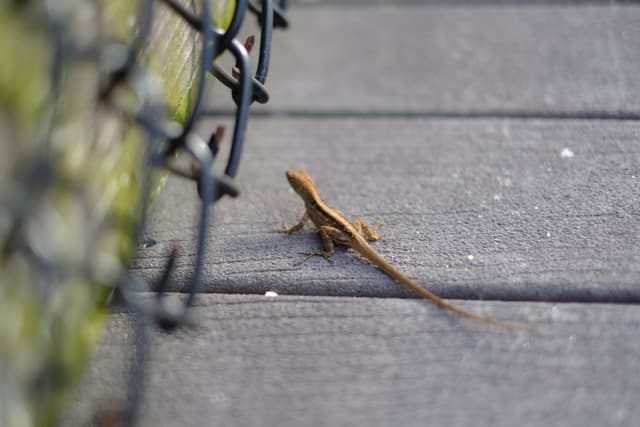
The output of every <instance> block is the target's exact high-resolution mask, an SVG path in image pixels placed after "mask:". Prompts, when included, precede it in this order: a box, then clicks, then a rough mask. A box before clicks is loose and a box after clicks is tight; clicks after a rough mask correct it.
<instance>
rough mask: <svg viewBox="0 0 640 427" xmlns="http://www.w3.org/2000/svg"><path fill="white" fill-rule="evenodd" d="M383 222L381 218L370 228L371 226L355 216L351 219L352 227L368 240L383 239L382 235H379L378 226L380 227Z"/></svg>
mask: <svg viewBox="0 0 640 427" xmlns="http://www.w3.org/2000/svg"><path fill="white" fill-rule="evenodd" d="M383 224H384V220H382V219H381V220H380V221H378V223H377V224H376V225H375V226H374V227H373V228H372V227H369V226H368V225H367V224H366V223H365V222H364V221H363V220H362V219H361V218H355V219H354V220H353V227H354V228H355V229H356V231H357V232H358V234H359V235H361V236H362V237H364V238H365V239H367V240H368V241H370V242H375V241H378V240H384V237H382V236H381V235H380V227H382V225H383Z"/></svg>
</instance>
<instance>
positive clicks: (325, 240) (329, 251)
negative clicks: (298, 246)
mask: <svg viewBox="0 0 640 427" xmlns="http://www.w3.org/2000/svg"><path fill="white" fill-rule="evenodd" d="M323 228H326V227H321V228H320V230H319V231H318V234H319V235H320V238H321V239H322V246H323V248H324V250H323V251H309V252H305V253H304V258H302V259H301V260H300V261H298V262H296V263H295V264H294V265H300V264H304V263H305V262H306V261H307V260H308V259H309V258H311V257H314V256H321V257H323V258H324V259H326V260H327V261H329V262H331V257H333V252H334V245H333V239H332V238H331V236H330V235H329V234H328V233H327V232H326V231H325V230H323Z"/></svg>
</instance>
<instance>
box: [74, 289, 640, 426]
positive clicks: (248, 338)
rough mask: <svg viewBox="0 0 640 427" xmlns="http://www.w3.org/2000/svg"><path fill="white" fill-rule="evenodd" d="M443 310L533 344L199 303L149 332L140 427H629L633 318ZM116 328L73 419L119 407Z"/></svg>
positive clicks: (381, 319) (393, 304) (344, 316)
mask: <svg viewBox="0 0 640 427" xmlns="http://www.w3.org/2000/svg"><path fill="white" fill-rule="evenodd" d="M456 303H458V304H460V305H462V306H463V307H465V308H467V309H471V310H475V311H478V312H481V313H483V314H485V315H489V316H494V317H497V318H500V319H505V320H510V321H527V322H529V323H531V324H534V325H536V326H537V328H538V329H537V332H536V333H511V332H504V331H501V330H497V329H495V328H490V327H485V326H482V325H478V324H476V323H473V322H467V321H459V320H458V319H456V318H452V317H451V316H450V315H448V314H446V313H444V312H443V311H441V310H439V309H437V308H435V307H433V306H432V305H429V304H427V303H424V302H421V301H413V300H402V299H370V298H330V297H282V296H281V297H277V298H267V297H263V296H240V295H236V296H230V295H227V296H224V295H203V296H202V297H201V298H200V299H199V307H198V308H197V309H196V311H195V314H196V315H197V316H198V318H199V321H200V325H199V326H198V327H197V328H196V329H193V330H189V331H180V332H177V333H175V334H171V335H167V334H155V337H154V339H153V354H152V362H151V367H150V369H149V371H148V374H149V377H148V381H147V384H148V385H149V389H148V392H147V393H146V395H145V403H144V411H143V417H142V419H141V425H142V426H154V427H162V426H167V427H168V426H175V425H181V426H202V425H212V424H215V425H225V426H273V425H282V426H301V425H307V426H337V425H338V426H346V425H349V426H365V425H366V426H372V427H375V426H381V427H382V426H385V427H386V426H389V425H402V426H407V427H411V426H424V425H427V424H433V425H449V426H468V425H492V426H513V425H522V426H541V425H581V426H594V427H596V426H597V427H600V426H603V425H606V426H631V425H637V424H638V423H639V422H640V410H639V408H638V405H637V404H636V400H637V396H638V394H639V393H640V381H638V373H640V362H639V359H638V357H637V354H638V351H640V349H639V348H638V340H637V339H636V338H637V331H638V327H639V326H640V307H638V306H634V305H607V304H588V305H587V304H548V303H513V302H512V303H505V302H503V303H500V302H468V301H456ZM128 322H129V318H128V316H127V315H126V314H123V313H121V314H114V315H112V316H111V319H110V322H109V326H108V332H107V334H106V335H105V336H104V340H103V342H102V345H101V347H100V351H99V352H98V356H97V357H96V360H95V361H94V364H93V366H92V369H91V374H90V378H89V380H88V382H87V383H86V385H85V388H84V389H83V390H82V392H81V393H80V394H79V396H78V397H77V398H76V405H74V408H75V410H76V411H77V412H78V413H82V411H83V410H81V408H85V409H84V410H87V409H88V408H90V407H93V408H96V407H98V408H99V407H104V406H106V405H108V402H118V401H119V400H120V399H122V398H124V385H123V374H124V371H123V370H124V366H125V361H126V356H127V355H128V351H129V348H128V347H127V345H128V343H129V333H130V332H129V330H128ZM76 416H78V415H76Z"/></svg>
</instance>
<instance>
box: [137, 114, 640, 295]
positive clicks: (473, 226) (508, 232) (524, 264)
mask: <svg viewBox="0 0 640 427" xmlns="http://www.w3.org/2000/svg"><path fill="white" fill-rule="evenodd" d="M639 135H640V124H638V123H636V122H609V121H600V122H592V121H526V120H525V121H519V120H507V119H504V120H499V119H494V120H488V119H487V120H393V119H391V120H390V119H376V120H365V119H358V120H322V121H320V120H285V119H276V118H269V119H265V120H257V119H256V120H253V121H252V123H251V126H250V130H249V134H248V141H249V142H248V144H247V150H246V156H245V158H244V159H243V163H242V172H241V173H240V178H239V183H240V186H241V187H242V195H241V197H239V198H238V199H235V200H230V199H228V200H223V201H222V202H221V203H220V204H219V205H216V207H215V209H214V224H213V228H212V231H211V237H210V239H209V252H208V254H207V258H206V260H205V284H204V289H205V291H207V292H241V293H264V292H265V291H267V290H275V291H278V292H280V293H285V294H306V295H360V296H363V295H365V296H403V297H406V296H411V294H409V293H408V292H407V291H405V290H404V288H402V287H400V286H399V285H397V284H395V283H394V282H393V281H392V280H391V279H389V278H387V277H386V276H385V275H384V274H382V273H381V272H380V271H378V270H376V269H375V268H372V267H371V266H370V265H368V264H366V263H364V262H362V261H361V259H359V258H358V257H357V256H355V255H352V254H350V253H345V251H344V250H339V251H338V252H337V254H336V256H335V257H334V262H333V263H331V264H329V263H327V262H325V261H324V260H323V259H312V260H309V261H308V262H307V263H306V264H304V265H302V266H294V262H295V261H297V260H298V259H299V258H300V257H301V255H300V253H301V252H304V251H306V250H309V249H311V248H316V247H319V240H318V239H317V237H316V236H315V235H314V234H313V233H312V232H311V230H310V229H309V230H306V231H305V232H302V233H300V234H298V235H295V236H284V235H281V234H278V233H276V232H274V231H273V230H274V229H275V228H277V227H281V226H282V224H283V222H284V221H286V222H287V223H288V224H290V225H291V224H293V223H295V221H297V220H298V219H299V217H300V215H302V212H303V206H302V202H301V201H300V200H299V199H298V197H297V196H295V195H294V194H293V193H292V192H291V190H290V189H289V188H288V184H287V182H286V180H285V178H284V170H285V169H288V168H303V169H307V170H308V171H309V172H310V173H311V175H312V176H313V177H314V178H315V179H316V181H317V183H318V186H319V188H320V191H321V193H322V194H323V195H324V197H325V199H326V200H327V201H328V202H329V203H330V204H332V205H333V206H335V207H336V208H338V209H340V210H341V211H342V212H343V213H344V214H345V215H347V216H348V217H349V218H353V217H354V216H356V215H361V216H363V217H364V219H365V220H367V221H368V222H371V223H375V222H376V221H377V220H378V219H380V218H384V219H385V221H386V224H385V226H384V227H383V229H382V231H383V234H384V236H385V237H386V239H387V240H386V241H385V242H378V243H375V244H374V245H375V247H376V248H377V249H378V250H379V251H380V253H382V254H383V255H384V256H385V257H388V258H389V260H391V261H392V262H393V263H395V264H396V265H397V266H398V267H399V268H400V270H402V271H404V272H406V273H407V274H408V275H409V276H410V277H412V278H414V279H416V280H417V281H419V282H420V283H422V284H424V285H425V286H427V287H428V288H430V289H431V290H433V291H435V292H436V293H438V294H441V295H443V296H445V297H449V298H473V299H478V298H480V299H508V300H562V301H638V300H640V284H639V282H638V277H640V258H639V256H640V254H639V253H638V250H637V249H638V243H637V238H638V236H639V235H640V210H639V206H640V190H639V188H640V187H639V186H638V182H639V181H638V180H640V169H639V167H638V165H640V151H638V145H637V140H638V136H639ZM563 153H564V154H563ZM570 153H573V157H570V156H569V154H570ZM198 206H199V201H198V198H197V195H196V192H195V189H194V188H193V185H192V184H189V183H184V182H182V181H178V180H174V181H170V183H169V186H168V188H167V191H166V192H165V194H163V196H162V197H161V199H160V200H159V206H158V209H157V211H156V212H155V218H154V219H153V220H152V221H151V223H150V224H149V230H148V233H147V237H149V238H152V239H154V240H156V241H157V242H158V244H157V245H156V246H154V247H151V248H147V249H141V250H140V252H139V254H138V258H137V260H136V261H135V263H134V266H133V272H134V273H136V274H138V275H140V276H142V277H144V278H147V279H150V280H153V279H154V278H156V277H158V275H159V272H160V270H161V269H162V267H163V265H164V263H165V262H166V259H167V258H166V257H167V254H168V253H169V251H170V249H171V247H172V245H173V244H174V243H177V244H179V245H180V246H181V247H182V248H183V250H182V256H181V257H180V259H179V260H178V265H177V270H176V272H175V275H174V279H175V282H174V283H173V285H172V286H173V289H174V290H179V289H182V286H183V285H184V284H185V282H186V281H187V280H188V279H189V277H190V271H191V268H192V265H193V264H192V263H193V241H194V237H193V236H194V233H195V225H194V223H193V221H195V218H196V215H197V209H199V208H198Z"/></svg>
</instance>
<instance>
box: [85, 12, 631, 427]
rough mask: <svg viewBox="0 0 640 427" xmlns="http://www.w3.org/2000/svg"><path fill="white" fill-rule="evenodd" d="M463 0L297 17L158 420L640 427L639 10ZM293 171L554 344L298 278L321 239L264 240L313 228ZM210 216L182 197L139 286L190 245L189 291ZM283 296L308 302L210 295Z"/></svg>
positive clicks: (472, 305)
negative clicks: (287, 229)
mask: <svg viewBox="0 0 640 427" xmlns="http://www.w3.org/2000/svg"><path fill="white" fill-rule="evenodd" d="M458 3H459V2H457V3H456V5H455V6H451V7H449V6H446V5H442V4H440V5H437V6H430V7H425V6H421V5H403V6H389V5H383V6H380V5H367V6H341V5H333V6H325V5H317V6H313V7H300V8H293V9H291V11H290V13H289V17H290V18H291V20H292V29H291V31H290V32H289V33H276V35H275V38H274V41H275V45H274V47H273V55H274V57H273V63H272V74H271V76H270V77H269V80H268V85H269V87H270V89H271V92H272V101H271V103H270V104H268V105H267V106H258V108H256V111H258V117H253V119H252V120H251V121H250V125H249V133H248V137H247V145H246V153H245V154H246V155H245V157H244V158H243V162H242V164H241V168H240V173H239V181H238V182H239V184H240V186H241V187H242V195H241V197H240V198H238V199H237V200H223V201H222V202H221V203H220V204H218V205H216V206H215V209H214V217H215V219H214V221H215V224H214V226H213V228H212V230H211V231H212V234H211V239H210V247H209V249H210V251H209V254H208V257H207V260H206V266H205V286H204V287H205V291H206V292H207V293H208V294H205V295H203V296H202V297H201V298H200V300H199V301H200V307H199V308H198V309H197V310H196V314H198V316H199V317H200V319H201V323H200V327H199V328H197V329H195V330H193V331H189V332H182V333H178V334H176V335H158V336H156V337H155V339H154V347H153V348H154V354H153V357H152V359H153V362H152V365H151V369H150V371H149V387H150V388H149V393H148V395H147V397H146V401H145V402H146V403H145V415H144V417H143V418H142V424H143V425H149V426H151V425H153V426H174V425H187V426H201V425H230V426H234V425H238V426H247V425H249V426H261V425H264V426H271V425H283V426H300V425H305V426H323V425H327V426H329V425H331V426H335V425H349V426H365V425H366V426H388V425H402V426H424V425H452V426H468V425H498V426H512V425H525V426H546V425H586V426H594V427H595V426H602V425H612V426H631V425H637V424H638V423H639V422H640V412H638V408H637V405H636V404H635V401H636V400H637V399H636V398H637V396H638V394H639V392H640V390H639V387H640V382H639V381H638V378H639V375H638V374H639V373H640V366H639V365H638V360H640V359H639V358H638V354H640V349H639V348H638V344H637V343H638V340H637V336H638V332H637V331H638V322H639V321H640V311H639V310H640V309H639V308H638V307H637V306H636V305H633V304H632V303H635V302H637V301H638V299H639V298H640V286H639V283H640V280H639V279H638V278H639V277H640V258H638V257H639V255H638V254H639V251H638V247H639V246H638V243H637V241H638V236H639V235H640V229H639V228H640V227H639V226H640V211H639V210H638V209H639V208H638V206H640V203H639V199H640V190H639V189H640V186H639V185H638V184H639V180H640V166H639V165H640V151H639V149H638V147H639V145H638V141H639V140H640V125H639V124H638V121H637V120H633V118H634V115H637V114H638V113H640V103H639V102H640V101H639V100H640V96H639V95H640V86H639V80H638V79H637V78H636V70H637V68H638V64H639V63H640V51H639V50H638V49H637V46H636V45H637V43H635V41H636V40H637V37H635V36H637V35H638V28H639V27H638V26H637V23H638V22H639V21H638V18H639V17H640V8H638V7H637V6H634V5H625V6H620V5H616V4H612V5H603V4H583V3H581V4H579V5H567V4H566V3H565V4H563V5H549V4H541V3H544V2H535V4H532V5H523V4H519V5H514V4H513V3H509V4H506V5H503V4H501V5H486V4H485V5H482V6H468V5H466V6H465V5H462V6H461V5H460V4H458ZM249 22H250V21H249ZM214 93H215V94H219V98H218V99H217V100H214V102H213V106H212V108H213V109H215V110H216V111H218V112H219V111H220V110H224V109H226V108H227V107H228V105H229V104H228V94H226V93H224V92H221V91H218V90H216V91H214ZM260 114H264V115H266V116H267V117H265V118H260V117H259V115H260ZM274 115H276V116H277V115H284V116H287V117H274ZM596 116H600V117H602V118H603V119H601V120H594V119H593V118H594V117H596ZM615 118H618V119H627V120H615ZM215 123H217V120H214V121H212V126H213V125H214V124H215ZM565 149H568V150H569V151H570V152H571V153H573V156H570V155H569V151H565ZM563 152H564V153H565V154H564V156H563V155H562V153H563ZM287 168H305V169H307V170H309V172H310V173H311V174H312V176H314V178H316V180H317V181H318V184H319V186H320V190H321V191H322V193H323V194H324V196H325V198H326V199H327V201H328V202H330V203H331V204H332V205H335V207H337V208H339V209H340V210H341V211H342V212H343V213H345V214H346V215H347V216H348V217H353V216H355V215H362V216H363V217H364V218H365V219H366V220H368V221H371V222H374V221H376V220H377V219H379V218H380V217H382V218H384V219H385V220H386V222H387V224H386V225H385V227H384V228H383V231H384V234H385V236H386V238H387V241H386V242H381V243H378V244H376V247H377V248H378V249H379V250H380V252H381V253H382V254H383V255H385V256H387V257H389V259H390V260H391V261H392V262H394V263H396V264H397V265H398V266H399V267H400V268H401V269H402V270H403V271H405V272H407V274H408V275H409V276H411V277H413V278H414V279H416V280H418V281H420V282H422V283H424V284H425V285H428V287H429V288H430V289H432V290H434V291H436V292H437V293H440V294H442V295H444V296H446V297H449V298H460V299H467V300H469V299H481V298H483V299H506V300H528V302H515V301H511V302H489V301H462V300H455V301H453V302H455V303H456V304H460V305H462V306H463V307H464V308H468V309H471V310H475V311H478V312H481V313H482V314H485V315H489V316H493V317H496V318H499V319H502V320H510V321H526V322H528V323H532V324H535V325H537V326H538V333H536V334H524V333H522V334H509V333H504V332H502V331H498V330H495V329H492V328H485V327H483V326H480V325H477V324H474V323H469V322H466V321H459V320H457V319H455V318H452V317H451V316H449V315H447V314H445V313H443V312H442V311H440V310H438V309H436V308H435V307H433V306H431V305H429V304H428V303H426V302H423V301H418V300H414V299H397V298H393V297H400V296H402V297H406V296H409V295H408V294H407V293H406V292H404V290H403V289H402V288H401V287H399V286H398V285H396V284H394V283H393V282H392V281H391V280H390V279H388V278H386V277H385V276H384V275H383V274H382V273H381V272H379V271H378V270H376V269H375V268H373V267H371V266H370V265H367V264H366V263H363V262H361V260H360V259H358V257H357V256H355V255H353V254H351V253H345V251H338V253H337V254H336V257H335V260H334V262H333V263H332V264H328V263H326V262H325V261H324V260H322V259H314V260H311V261H309V262H307V263H306V264H305V265H303V266H300V267H295V266H293V263H294V262H295V261H296V260H297V259H298V257H299V256H300V255H299V253H300V252H302V251H305V250H308V249H309V248H310V247H313V246H317V245H318V244H319V243H318V240H317V238H316V237H315V236H314V235H313V234H312V233H311V231H310V230H306V231H305V232H303V233H301V234H299V235H296V236H290V237H286V236H282V235H279V234H277V233H274V232H272V230H273V229H274V228H276V227H280V226H281V225H282V222H283V221H287V222H288V223H289V224H292V223H293V222H294V221H296V220H297V219H298V218H299V215H300V214H301V213H302V205H301V202H300V201H299V200H298V198H297V197H296V196H295V195H294V194H293V193H292V192H291V191H290V190H289V189H288V188H287V183H286V181H285V179H284V175H283V172H284V170H285V169H287ZM196 197H197V196H196V195H195V190H194V189H193V188H192V186H191V185H190V184H186V183H183V182H181V181H179V180H169V183H168V185H167V189H166V191H165V192H164V194H163V195H162V197H161V199H160V200H159V203H158V206H157V210H156V212H155V213H154V219H153V220H152V222H151V223H150V228H149V230H148V233H147V236H148V237H149V238H153V239H155V240H157V242H158V243H157V245H155V246H153V247H151V248H147V249H143V250H141V251H140V253H139V257H138V259H137V261H136V263H135V264H134V266H133V268H132V271H133V272H134V273H135V274H137V275H140V276H142V277H145V278H153V277H156V276H157V275H158V274H159V271H160V268H161V266H162V265H163V264H164V262H165V261H166V256H167V253H168V251H169V249H170V248H171V247H172V245H173V244H174V243H178V244H179V245H180V246H181V247H182V252H181V257H180V258H179V260H178V267H177V271H176V274H175V275H174V276H175V277H174V278H175V281H174V283H173V285H172V286H173V289H174V290H180V289H181V287H182V286H183V285H184V283H185V280H186V278H187V277H188V274H189V271H190V268H191V265H192V262H193V246H192V242H193V233H194V232H195V224H194V222H193V221H194V220H195V214H196V208H197V205H196V204H194V201H196V200H197V199H196ZM470 256H471V259H470ZM267 290H275V291H278V292H280V293H281V295H282V294H297V295H300V294H303V295H306V296H289V297H283V296H280V297H278V298H275V299H269V298H265V297H263V296H256V295H254V296H249V295H217V294H209V293H216V292H225V293H251V292H255V293H264V292H265V291H267ZM322 295H324V296H322ZM326 295H334V296H339V297H337V298H332V297H327V296H326ZM355 296H375V297H385V298H377V299H371V298H355ZM531 300H548V301H554V302H552V303H546V302H544V303H542V302H537V303H536V302H530V301H531ZM558 301H562V302H561V303H558ZM567 301H583V302H584V301H591V302H599V303H596V304H584V303H582V304H573V303H567ZM603 301H624V302H627V303H631V304H617V305H612V304H603V303H602V302H603ZM127 322H128V319H127V316H126V315H124V314H114V315H113V316H112V318H111V324H110V327H109V329H108V333H107V335H106V336H105V339H104V341H103V344H102V347H101V351H100V352H99V354H98V356H97V359H96V362H95V364H94V366H93V369H92V372H91V375H90V379H89V384H90V385H91V386H89V387H87V388H86V389H85V393H83V399H81V400H84V401H85V403H86V402H87V401H88V402H93V403H96V402H105V401H108V399H109V398H113V397H114V396H115V397H118V396H120V397H121V396H122V377H121V376H119V374H122V373H123V366H124V365H123V361H124V360H125V357H126V353H127V352H128V351H129V347H126V345H127V344H128V343H129V341H127V340H126V325H127ZM79 407H80V405H79Z"/></svg>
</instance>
